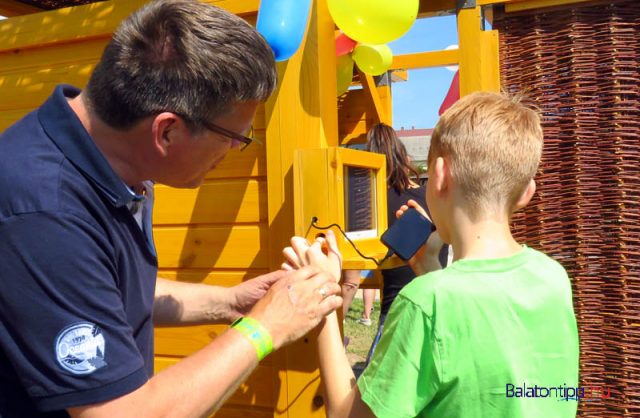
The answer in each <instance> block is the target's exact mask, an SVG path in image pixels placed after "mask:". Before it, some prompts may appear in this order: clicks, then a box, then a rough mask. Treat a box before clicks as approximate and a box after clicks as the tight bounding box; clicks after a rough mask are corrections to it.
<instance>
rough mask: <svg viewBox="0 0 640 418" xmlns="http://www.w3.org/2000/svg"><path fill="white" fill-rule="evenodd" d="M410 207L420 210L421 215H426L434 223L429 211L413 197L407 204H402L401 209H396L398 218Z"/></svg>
mask: <svg viewBox="0 0 640 418" xmlns="http://www.w3.org/2000/svg"><path fill="white" fill-rule="evenodd" d="M409 208H414V209H415V210H417V211H418V213H420V215H422V216H424V217H425V218H427V219H428V220H429V222H431V223H433V221H432V220H431V218H430V217H429V215H427V212H426V211H425V210H424V208H423V207H422V206H420V205H419V204H418V202H416V201H415V200H413V199H409V200H408V201H407V204H406V205H402V206H400V209H398V210H397V211H396V219H397V218H399V217H401V216H402V215H403V214H404V213H405V212H406V211H408V210H409Z"/></svg>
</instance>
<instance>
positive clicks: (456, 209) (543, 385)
mask: <svg viewBox="0 0 640 418" xmlns="http://www.w3.org/2000/svg"><path fill="white" fill-rule="evenodd" d="M542 143H543V139H542V128H541V126H540V119H539V117H538V115H537V114H536V112H534V111H533V110H531V109H528V108H526V107H525V106H523V105H522V104H520V103H519V102H517V101H515V100H512V99H510V98H508V97H506V96H503V95H499V94H494V93H475V94H471V95H469V96H466V97H464V98H462V99H460V100H459V101H458V102H457V103H456V104H454V105H453V106H452V107H451V108H450V109H449V110H448V111H447V112H446V113H445V114H444V115H442V117H441V118H440V121H439V122H438V124H437V125H436V127H435V129H434V132H433V135H432V138H431V148H430V150H429V156H428V165H429V180H428V184H427V196H426V200H427V204H428V207H429V210H430V212H431V215H432V219H433V222H434V223H435V225H436V226H437V229H438V232H439V235H440V237H441V238H442V240H443V241H444V242H446V243H451V244H452V246H453V252H454V255H455V257H454V263H453V264H452V265H451V266H450V267H448V268H446V269H444V270H439V271H436V272H431V273H429V274H426V275H424V276H421V277H419V278H417V279H415V280H414V281H413V282H412V283H410V284H409V285H407V286H406V287H405V288H404V289H403V290H402V292H400V294H399V296H398V297H397V299H396V300H395V302H394V304H393V306H392V307H391V310H390V312H389V315H388V317H387V321H386V323H385V328H384V333H383V336H382V339H381V341H380V343H379V345H378V348H377V350H376V353H375V355H374V357H373V360H372V362H371V364H370V365H369V367H367V369H366V370H365V371H364V373H363V375H362V376H361V377H360V379H359V380H358V382H357V384H356V380H355V377H354V375H353V372H352V371H351V368H350V365H349V362H348V360H347V358H346V356H345V353H344V349H343V346H342V339H341V338H340V333H339V327H338V323H337V319H336V316H335V313H334V314H332V315H330V316H329V317H328V318H327V319H326V321H325V324H324V326H323V328H322V329H321V331H320V334H319V338H318V342H319V353H320V371H321V374H322V379H323V382H324V387H325V401H326V407H327V416H328V417H329V418H336V417H378V418H387V417H389V418H392V417H393V418H396V417H397V418H401V417H402V418H404V417H407V418H408V417H483V418H484V417H504V418H507V417H508V418H517V417H535V418H539V417H554V418H564V417H574V416H575V414H576V408H577V402H576V400H575V397H579V395H580V391H579V388H578V356H579V349H578V333H577V326H576V320H575V315H574V312H573V305H572V298H571V285H570V282H569V279H568V277H567V274H566V272H565V270H564V269H563V268H562V266H560V265H559V264H558V263H557V262H555V261H554V260H552V259H551V258H549V257H547V256H546V255H544V254H542V253H540V252H538V251H535V250H533V249H531V248H528V247H526V246H524V245H520V244H518V243H517V242H516V241H515V240H514V238H513V237H512V235H511V231H510V229H509V224H510V221H511V216H512V214H513V213H514V212H515V211H516V210H518V209H520V208H522V207H524V206H525V205H526V204H527V203H528V202H529V200H530V199H531V197H532V196H533V193H534V192H535V183H534V181H533V176H534V174H535V173H536V170H537V167H538V163H539V160H540V155H541V152H542ZM410 205H411V206H414V207H416V208H417V209H420V207H419V205H417V204H415V202H410ZM404 210H407V207H404V208H403V209H401V210H400V211H399V213H398V215H401V213H402V212H403V211H404ZM425 215H426V214H425ZM327 242H328V245H329V249H330V251H329V252H328V253H327V254H328V256H325V254H324V253H323V252H322V250H321V248H320V247H321V246H322V245H323V242H321V241H317V242H316V243H314V244H313V245H311V246H310V247H309V246H308V245H307V244H306V241H304V240H293V241H292V243H293V248H289V249H288V250H286V251H285V255H286V256H287V258H288V260H289V264H290V265H292V266H295V267H298V266H300V265H304V264H316V265H320V266H324V268H326V269H331V270H332V271H334V272H338V273H337V275H338V276H339V257H338V256H337V254H336V253H335V248H336V246H335V237H334V235H333V234H331V233H330V234H328V235H327ZM441 244H442V243H441V242H440V240H439V237H438V234H437V233H434V234H432V236H431V237H430V239H429V240H428V242H427V244H426V245H425V247H423V248H422V249H421V251H419V252H418V254H417V255H416V256H414V258H413V259H412V260H411V261H410V264H411V265H412V267H413V268H414V270H416V272H417V273H418V274H422V272H424V271H429V270H433V269H434V267H436V266H437V264H438V261H437V249H438V248H440V246H441ZM301 260H304V261H301ZM436 268H437V267H436ZM322 293H323V292H322V291H321V294H322ZM572 398H573V399H572Z"/></svg>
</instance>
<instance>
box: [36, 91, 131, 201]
mask: <svg viewBox="0 0 640 418" xmlns="http://www.w3.org/2000/svg"><path fill="white" fill-rule="evenodd" d="M78 94H80V90H79V89H77V88H75V87H72V86H68V85H59V86H57V87H56V89H55V90H54V92H53V94H52V95H51V97H49V99H47V101H46V102H45V103H44V104H43V105H42V106H41V107H40V109H38V119H39V121H40V124H41V125H42V128H43V129H44V131H45V132H46V133H47V135H48V136H49V138H51V140H52V141H53V142H54V143H55V144H56V145H57V146H58V148H59V149H60V151H62V153H63V154H64V155H65V157H66V158H67V159H69V160H70V161H71V163H72V164H73V165H74V166H76V167H77V168H78V169H79V170H80V171H81V172H82V173H83V174H84V175H85V177H87V178H88V179H89V180H90V181H91V182H92V183H93V184H94V185H96V186H97V187H98V189H99V190H100V191H101V192H102V194H104V196H105V197H107V198H108V200H109V201H111V202H112V203H113V205H114V206H116V207H121V206H124V205H126V204H128V203H129V202H131V201H132V200H134V198H135V194H132V193H130V192H129V188H128V187H127V186H126V185H125V183H124V182H123V181H122V179H121V178H120V177H119V176H118V175H117V174H116V172H115V171H113V168H111V166H110V165H109V163H108V162H107V159H106V158H105V157H104V155H103V154H102V153H101V152H100V150H99V149H98V147H97V146H96V144H95V142H94V141H93V139H92V138H91V136H90V135H89V133H88V132H87V130H86V129H85V128H84V126H83V125H82V123H81V122H80V119H79V118H78V117H77V116H76V114H75V112H74V111H73V110H72V109H71V106H69V103H67V98H69V99H71V98H74V97H76V96H77V95H78Z"/></svg>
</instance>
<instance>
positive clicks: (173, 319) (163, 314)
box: [153, 277, 233, 326]
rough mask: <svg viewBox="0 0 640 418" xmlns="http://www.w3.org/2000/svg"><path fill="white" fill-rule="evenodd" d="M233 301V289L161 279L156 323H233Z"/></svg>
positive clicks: (155, 310) (154, 318)
mask: <svg viewBox="0 0 640 418" xmlns="http://www.w3.org/2000/svg"><path fill="white" fill-rule="evenodd" d="M231 299H232V295H231V292H230V291H229V288H225V287H220V286H209V285H205V284H195V283H181V282H176V281H173V280H167V279H163V278H160V277H158V280H157V283H156V293H155V299H154V305H153V322H154V325H156V326H173V325H197V324H215V323H229V322H231V320H232V319H233V318H231V312H232V310H231V305H232V300H231Z"/></svg>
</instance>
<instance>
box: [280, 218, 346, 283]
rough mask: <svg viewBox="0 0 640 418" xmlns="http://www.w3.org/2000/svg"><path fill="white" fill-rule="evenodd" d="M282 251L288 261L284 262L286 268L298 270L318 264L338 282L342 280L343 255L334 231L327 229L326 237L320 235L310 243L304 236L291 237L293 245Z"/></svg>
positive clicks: (283, 265)
mask: <svg viewBox="0 0 640 418" xmlns="http://www.w3.org/2000/svg"><path fill="white" fill-rule="evenodd" d="M282 253H283V254H284V257H285V259H286V262H285V263H283V264H282V268H283V269H285V270H297V269H299V268H302V267H304V266H316V267H318V268H320V269H321V270H323V271H326V272H328V273H330V274H331V275H332V276H333V277H334V278H335V279H336V282H339V281H340V273H341V272H342V257H341V255H340V251H338V244H337V242H336V237H335V234H334V233H333V231H331V230H329V231H327V234H326V237H318V238H316V239H315V241H314V242H313V243H309V241H307V240H306V239H304V238H302V237H293V238H291V246H290V247H287V248H285V249H284V250H283V251H282Z"/></svg>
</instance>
